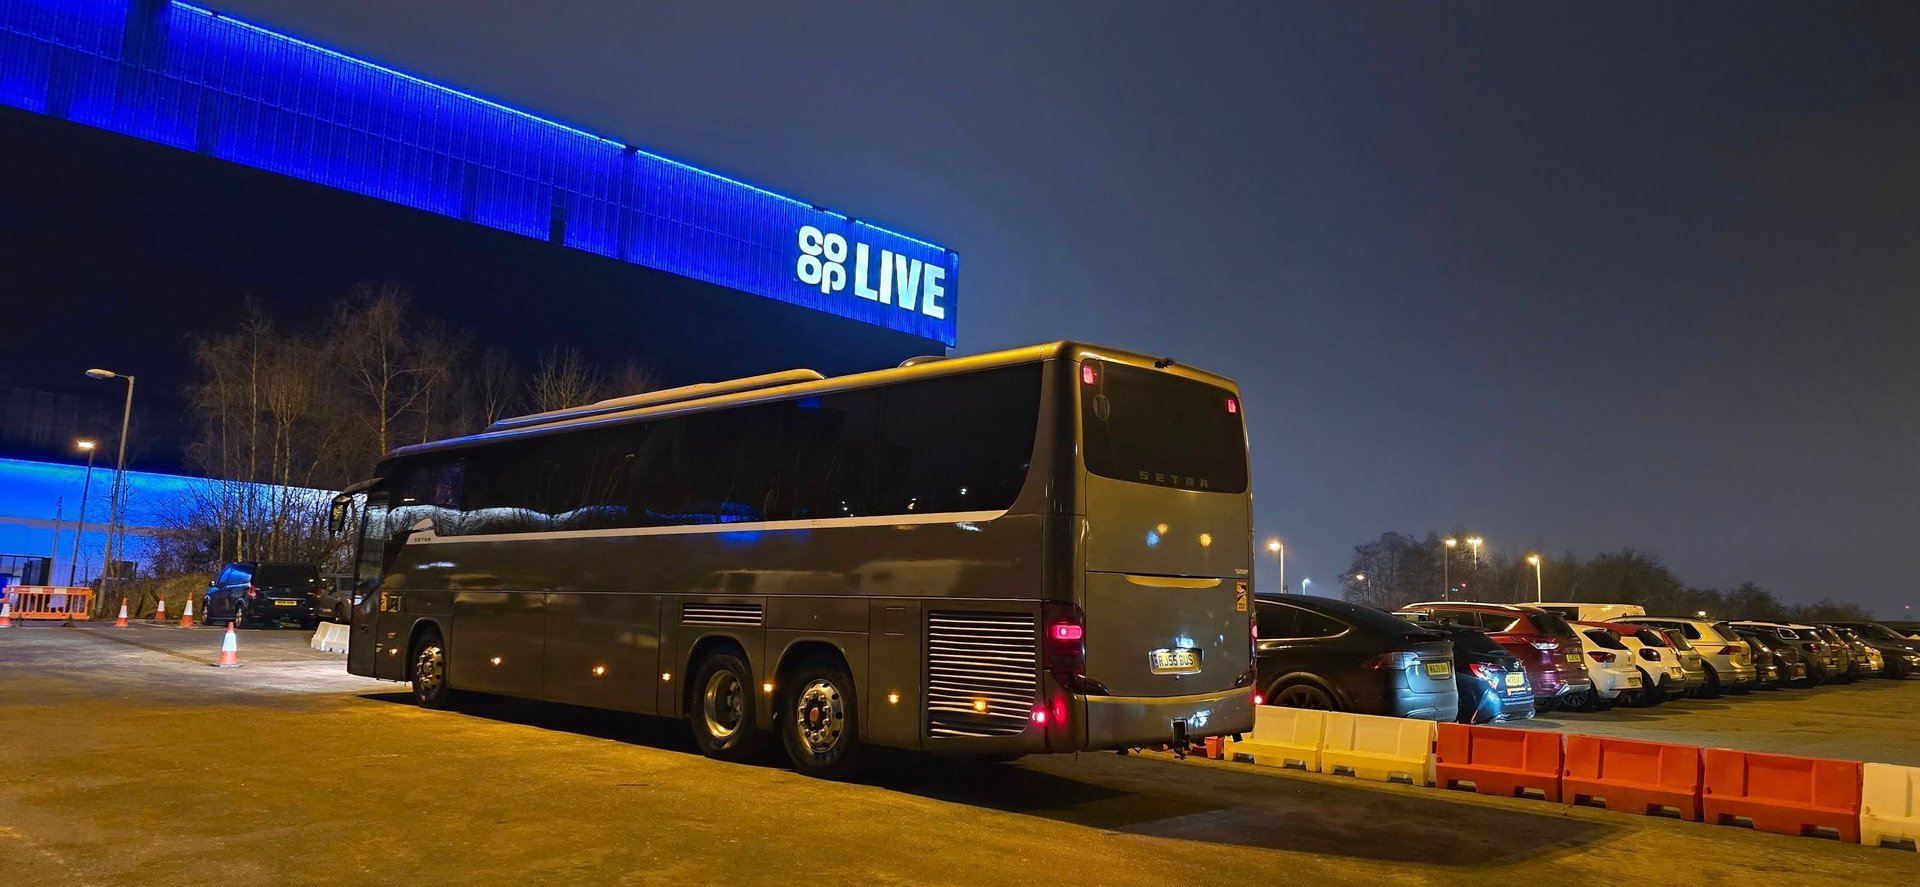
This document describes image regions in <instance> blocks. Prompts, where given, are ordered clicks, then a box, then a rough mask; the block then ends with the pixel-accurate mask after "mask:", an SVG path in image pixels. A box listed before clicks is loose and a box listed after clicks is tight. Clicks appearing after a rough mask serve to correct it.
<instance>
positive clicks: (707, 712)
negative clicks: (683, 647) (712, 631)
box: [687, 650, 766, 761]
mask: <svg viewBox="0 0 1920 887" xmlns="http://www.w3.org/2000/svg"><path fill="white" fill-rule="evenodd" d="M753 711H754V698H753V672H751V671H748V670H747V663H746V661H745V660H744V659H741V658H740V657H739V656H738V655H736V654H735V653H734V652H733V651H730V650H727V651H721V652H717V653H714V654H712V655H710V656H708V657H707V658H706V659H705V660H703V661H702V662H701V663H700V670H699V672H698V673H697V674H695V675H694V678H693V704H692V705H690V706H688V710H687V720H688V721H689V722H691V723H692V725H693V741H694V743H695V744H697V745H699V746H700V753H701V754H704V755H706V756H707V757H710V758H715V759H718V760H722V761H743V760H747V759H748V758H751V757H753V756H754V755H755V754H756V753H758V752H759V751H760V749H761V748H762V747H763V745H764V742H765V740H766V734H765V733H763V732H761V730H760V725H759V724H757V723H755V722H754V717H753Z"/></svg>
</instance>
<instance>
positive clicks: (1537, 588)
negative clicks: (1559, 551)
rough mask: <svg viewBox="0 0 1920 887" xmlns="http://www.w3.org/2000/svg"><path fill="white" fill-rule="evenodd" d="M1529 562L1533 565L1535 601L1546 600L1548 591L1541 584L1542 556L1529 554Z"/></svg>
mask: <svg viewBox="0 0 1920 887" xmlns="http://www.w3.org/2000/svg"><path fill="white" fill-rule="evenodd" d="M1527 563H1530V564H1532V565H1533V602H1534V603H1536V604H1538V603H1541V602H1543V601H1545V600H1546V591H1545V589H1544V588H1542V586H1541V584H1540V556H1539V555H1537V554H1529V555H1527Z"/></svg>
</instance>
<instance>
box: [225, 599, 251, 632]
mask: <svg viewBox="0 0 1920 887" xmlns="http://www.w3.org/2000/svg"><path fill="white" fill-rule="evenodd" d="M227 622H228V623H229V624H231V625H232V626H233V627H234V630H236V631H238V630H239V629H242V628H246V627H247V608H246V606H245V605H244V604H235V605H234V606H233V615H232V616H229V617H228V618H227Z"/></svg>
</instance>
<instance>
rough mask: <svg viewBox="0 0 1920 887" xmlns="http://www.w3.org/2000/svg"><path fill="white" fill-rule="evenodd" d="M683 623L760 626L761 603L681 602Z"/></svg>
mask: <svg viewBox="0 0 1920 887" xmlns="http://www.w3.org/2000/svg"><path fill="white" fill-rule="evenodd" d="M680 624H681V625H740V626H745V627H748V628H758V627H759V626H760V605H759V604H681V605H680Z"/></svg>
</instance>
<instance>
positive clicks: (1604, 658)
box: [1587, 650, 1613, 662]
mask: <svg viewBox="0 0 1920 887" xmlns="http://www.w3.org/2000/svg"><path fill="white" fill-rule="evenodd" d="M1587 655H1588V656H1592V657H1593V660H1594V661H1595V662H1612V661H1613V654H1612V653H1610V652H1607V651H1606V650H1588V651H1587Z"/></svg>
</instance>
